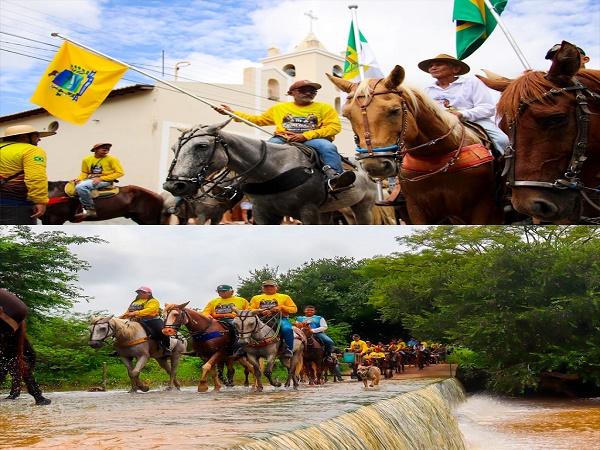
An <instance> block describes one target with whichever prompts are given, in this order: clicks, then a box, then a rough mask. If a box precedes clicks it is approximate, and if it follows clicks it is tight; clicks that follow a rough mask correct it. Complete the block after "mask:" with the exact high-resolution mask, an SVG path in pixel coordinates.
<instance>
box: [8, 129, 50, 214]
mask: <svg viewBox="0 0 600 450" xmlns="http://www.w3.org/2000/svg"><path fill="white" fill-rule="evenodd" d="M55 134H56V132H55V131H37V130H36V129H35V128H34V127H32V126H30V125H14V126H12V127H8V128H7V129H6V130H5V131H4V138H3V139H2V142H0V225H36V224H37V219H38V217H41V216H43V215H44V213H45V212H46V205H47V204H48V177H47V175H46V152H45V151H44V150H42V149H41V148H40V147H38V146H37V144H38V143H39V142H40V140H41V138H43V137H46V136H52V135H55Z"/></svg>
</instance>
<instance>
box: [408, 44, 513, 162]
mask: <svg viewBox="0 0 600 450" xmlns="http://www.w3.org/2000/svg"><path fill="white" fill-rule="evenodd" d="M418 66H419V69H421V70H422V71H423V72H426V73H428V74H430V75H431V76H432V77H433V78H435V81H434V82H433V83H432V84H430V85H429V86H426V87H425V92H427V94H429V95H430V96H431V97H432V98H433V99H434V100H436V101H437V102H439V103H440V104H441V105H442V106H443V107H444V108H446V109H447V110H448V112H450V113H451V114H454V115H455V116H457V117H459V118H460V119H461V120H469V121H471V122H475V123H476V124H478V125H480V126H481V127H482V128H483V129H485V131H486V132H487V134H488V136H489V137H490V139H491V140H492V142H493V144H494V147H496V150H498V152H500V153H501V154H504V149H505V148H506V147H508V136H507V135H506V134H504V132H503V131H502V130H500V128H498V126H497V125H496V124H495V122H494V115H495V112H496V105H495V103H494V100H493V99H492V96H491V95H490V92H489V90H488V88H487V87H486V86H485V85H484V84H483V82H482V81H480V80H478V79H477V78H474V77H462V76H461V75H465V74H467V73H468V72H469V71H470V70H471V68H470V67H469V66H468V65H467V64H466V63H464V62H462V61H461V60H459V59H456V58H454V57H453V56H450V55H445V54H441V55H438V56H436V57H435V58H431V59H426V60H424V61H421V62H420V63H419V64H418Z"/></svg>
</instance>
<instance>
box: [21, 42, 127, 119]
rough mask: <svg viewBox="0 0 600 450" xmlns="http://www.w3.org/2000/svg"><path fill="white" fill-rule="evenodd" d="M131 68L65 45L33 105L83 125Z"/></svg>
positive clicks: (32, 101) (50, 66)
mask: <svg viewBox="0 0 600 450" xmlns="http://www.w3.org/2000/svg"><path fill="white" fill-rule="evenodd" d="M128 68H129V67H128V66H126V65H123V64H120V63H117V62H114V61H111V60H109V59H106V58H103V57H101V56H98V55H96V54H94V53H90V52H88V51H86V50H84V49H82V48H80V47H77V46H75V45H73V44H71V43H69V42H65V43H64V44H63V45H62V47H61V48H60V49H59V50H58V52H57V53H56V55H55V57H54V59H53V60H52V62H51V63H50V65H49V66H48V69H47V70H46V74H45V75H44V76H43V77H42V80H41V81H40V83H39V85H38V87H37V88H36V90H35V92H34V93H33V96H32V97H31V103H34V104H36V105H39V106H41V107H43V108H44V109H46V110H47V111H48V112H49V113H50V114H52V115H54V116H56V117H58V118H60V119H63V120H66V121H68V122H71V123H75V124H77V125H82V124H84V123H85V122H86V121H87V120H88V119H89V118H90V116H91V115H92V114H93V113H94V111H95V110H96V109H97V108H98V107H99V106H100V105H101V104H102V102H103V101H104V100H105V99H106V97H107V96H108V94H110V91H111V90H112V88H113V87H114V86H115V85H116V84H117V82H118V81H119V80H120V79H121V77H122V76H123V75H124V74H125V72H126V71H127V69H128Z"/></svg>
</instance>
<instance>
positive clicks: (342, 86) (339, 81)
mask: <svg viewBox="0 0 600 450" xmlns="http://www.w3.org/2000/svg"><path fill="white" fill-rule="evenodd" d="M325 75H327V78H329V81H331V82H332V83H333V84H335V85H336V86H337V88H338V89H339V90H340V91H342V92H346V93H348V94H349V93H350V92H352V88H353V87H354V83H353V82H352V81H348V80H344V79H343V78H338V77H334V76H333V75H330V74H328V73H326V74H325Z"/></svg>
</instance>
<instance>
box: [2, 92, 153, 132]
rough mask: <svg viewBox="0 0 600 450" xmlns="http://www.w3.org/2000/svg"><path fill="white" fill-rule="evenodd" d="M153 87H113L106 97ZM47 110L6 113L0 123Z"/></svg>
mask: <svg viewBox="0 0 600 450" xmlns="http://www.w3.org/2000/svg"><path fill="white" fill-rule="evenodd" d="M152 89H154V86H153V85H151V84H134V85H132V86H125V87H122V88H119V89H113V90H112V91H111V92H110V94H108V97H107V98H111V97H118V96H120V95H128V94H135V93H137V92H140V91H148V90H152ZM46 113H47V111H46V110H45V109H44V108H35V109H28V110H27V111H21V112H18V113H14V114H8V115H6V116H0V123H3V122H10V121H12V120H18V119H24V118H25V117H31V116H37V115H38V114H46Z"/></svg>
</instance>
